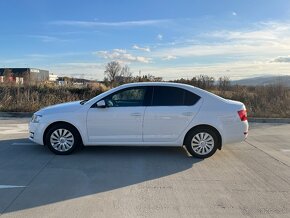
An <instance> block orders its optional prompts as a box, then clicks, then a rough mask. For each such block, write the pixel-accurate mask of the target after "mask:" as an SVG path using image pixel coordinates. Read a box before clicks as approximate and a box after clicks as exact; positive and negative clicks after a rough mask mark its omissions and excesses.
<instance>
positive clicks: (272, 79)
mask: <svg viewBox="0 0 290 218" xmlns="http://www.w3.org/2000/svg"><path fill="white" fill-rule="evenodd" d="M280 83H282V84H284V85H286V86H288V87H290V76H259V77H252V78H247V79H241V80H233V81H232V84H234V85H235V84H237V85H245V86H265V85H271V84H280Z"/></svg>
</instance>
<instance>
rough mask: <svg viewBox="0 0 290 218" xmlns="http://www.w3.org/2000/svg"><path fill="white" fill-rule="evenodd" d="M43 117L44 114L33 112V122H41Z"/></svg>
mask: <svg viewBox="0 0 290 218" xmlns="http://www.w3.org/2000/svg"><path fill="white" fill-rule="evenodd" d="M41 117H42V115H36V114H33V116H32V118H31V122H32V123H39V121H40V119H41Z"/></svg>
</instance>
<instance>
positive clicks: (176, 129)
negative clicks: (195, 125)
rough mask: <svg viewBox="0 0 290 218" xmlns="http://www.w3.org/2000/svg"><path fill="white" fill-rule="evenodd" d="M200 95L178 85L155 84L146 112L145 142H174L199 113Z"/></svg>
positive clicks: (144, 124)
mask: <svg viewBox="0 0 290 218" xmlns="http://www.w3.org/2000/svg"><path fill="white" fill-rule="evenodd" d="M199 99H200V97H199V96H198V95H195V94H194V93H192V92H189V91H187V90H185V89H181V88H178V87H170V86H154V87H153V96H152V102H151V105H150V106H148V107H147V108H146V110H145V114H144V123H143V141H144V142H173V141H176V140H177V139H178V137H179V136H180V134H181V133H182V132H183V131H184V130H185V128H186V127H187V126H188V124H189V123H190V122H191V120H192V119H193V118H194V116H195V115H196V114H197V112H198V110H199V107H200V104H197V102H198V101H199Z"/></svg>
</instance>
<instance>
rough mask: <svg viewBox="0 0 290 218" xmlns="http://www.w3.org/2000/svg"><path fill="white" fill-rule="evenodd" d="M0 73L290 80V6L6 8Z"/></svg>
mask: <svg viewBox="0 0 290 218" xmlns="http://www.w3.org/2000/svg"><path fill="white" fill-rule="evenodd" d="M0 9H1V13H0V67H10V68H12V67H31V68H40V69H48V70H49V71H50V73H54V74H57V75H61V76H64V75H66V76H73V77H84V78H87V79H97V80H102V79H103V78H104V70H105V65H106V63H108V62H110V61H113V60H116V61H119V62H120V63H121V64H122V65H128V66H129V67H130V69H131V71H132V72H133V75H135V76H137V75H139V71H140V72H141V75H144V74H149V73H150V74H152V75H154V76H161V77H163V78H164V80H172V79H177V78H192V77H193V76H196V75H200V74H205V75H208V76H214V77H216V78H218V77H220V76H228V77H230V79H232V80H235V79H241V78H246V77H254V76H261V75H290V1H289V0H178V1H173V0H167V1H165V0H143V1H141V0H82V1H77V0H21V1H20V0H0Z"/></svg>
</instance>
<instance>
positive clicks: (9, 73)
mask: <svg viewBox="0 0 290 218" xmlns="http://www.w3.org/2000/svg"><path fill="white" fill-rule="evenodd" d="M48 80H49V71H48V70H41V69H35V68H0V82H6V81H8V82H14V83H16V84H24V83H25V84H33V83H39V82H45V81H48Z"/></svg>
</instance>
